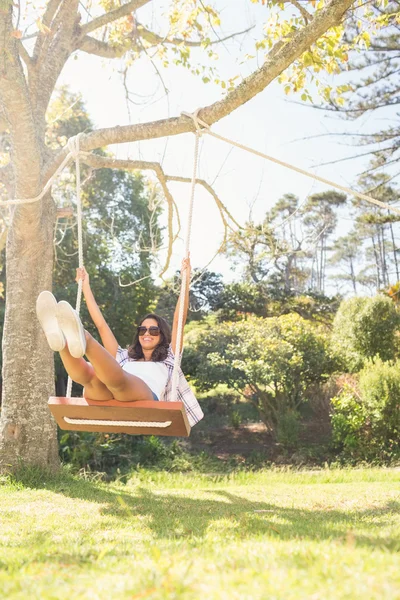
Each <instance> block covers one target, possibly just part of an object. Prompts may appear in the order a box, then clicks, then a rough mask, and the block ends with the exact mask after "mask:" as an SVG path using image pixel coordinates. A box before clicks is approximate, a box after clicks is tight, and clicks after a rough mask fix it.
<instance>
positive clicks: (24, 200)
mask: <svg viewBox="0 0 400 600" xmlns="http://www.w3.org/2000/svg"><path fill="white" fill-rule="evenodd" d="M81 135H83V134H82V133H79V134H78V135H77V136H75V138H77V137H80V136H81ZM75 138H74V137H72V138H70V139H69V140H68V147H70V142H71V143H73V140H74V139H75ZM79 154H80V155H82V156H83V155H88V154H89V153H88V152H82V151H81V150H80V151H79ZM74 158H76V156H75V154H74V152H71V151H70V152H69V153H68V154H67V156H66V157H65V158H64V160H63V161H62V163H61V164H60V166H59V167H58V169H57V170H56V171H55V173H53V175H52V176H51V177H50V179H49V180H48V182H47V183H46V185H45V186H44V188H43V189H42V191H41V192H40V194H38V195H37V196H35V197H34V198H14V200H1V201H0V206H15V205H19V204H33V203H34V202H38V201H39V200H41V199H42V198H43V196H44V195H45V194H46V192H47V191H48V190H49V189H50V187H51V186H52V184H53V181H54V180H55V179H56V178H57V177H58V176H59V174H60V173H61V172H62V171H63V169H64V168H65V167H66V166H67V165H68V163H69V162H71V160H73V159H74Z"/></svg>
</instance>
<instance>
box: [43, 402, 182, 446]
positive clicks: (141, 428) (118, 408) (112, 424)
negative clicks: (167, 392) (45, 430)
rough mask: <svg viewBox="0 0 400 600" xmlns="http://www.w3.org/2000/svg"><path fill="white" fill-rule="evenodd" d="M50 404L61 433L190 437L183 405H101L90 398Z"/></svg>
mask: <svg viewBox="0 0 400 600" xmlns="http://www.w3.org/2000/svg"><path fill="white" fill-rule="evenodd" d="M48 404H49V408H50V410H51V412H52V414H53V417H54V418H55V420H56V421H57V424H58V426H59V427H60V428H61V429H69V430H73V431H94V432H97V431H99V432H100V431H102V432H104V433H129V434H130V435H166V436H170V435H174V436H179V437H188V436H189V434H190V425H189V422H188V419H187V416H186V411H185V408H184V405H183V403H182V402H159V401H155V400H152V401H143V402H140V401H139V402H119V401H118V400H107V401H105V402H98V401H96V400H88V399H87V398H68V397H66V398H60V397H58V398H57V397H51V398H50V399H49V403H48Z"/></svg>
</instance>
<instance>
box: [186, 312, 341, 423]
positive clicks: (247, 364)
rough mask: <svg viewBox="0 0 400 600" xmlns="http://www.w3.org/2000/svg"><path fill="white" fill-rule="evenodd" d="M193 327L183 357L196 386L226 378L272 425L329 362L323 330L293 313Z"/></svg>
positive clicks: (299, 400) (303, 395) (295, 405)
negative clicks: (194, 330) (196, 328)
mask: <svg viewBox="0 0 400 600" xmlns="http://www.w3.org/2000/svg"><path fill="white" fill-rule="evenodd" d="M196 333H197V335H196V336H194V337H192V339H191V340H190V341H189V348H188V350H187V352H185V355H184V363H183V365H184V369H185V372H186V373H188V374H189V375H190V377H191V379H192V381H193V382H194V384H195V385H196V388H198V389H199V390H207V389H212V388H213V387H215V386H216V385H218V384H220V383H225V384H227V385H228V386H229V387H232V388H234V389H236V390H238V391H240V392H241V393H243V394H244V395H245V396H246V398H247V399H249V400H250V401H251V402H253V403H254V404H255V405H256V406H257V408H258V410H259V412H260V416H261V418H262V420H263V421H264V422H265V423H266V424H267V425H268V426H269V427H270V428H271V429H275V428H276V425H277V423H278V420H279V416H280V415H281V414H284V413H286V412H287V411H290V410H292V411H296V410H297V409H298V407H299V406H300V404H302V403H304V402H305V401H306V400H307V388H308V387H309V386H310V385H311V384H313V383H317V382H320V381H323V380H324V379H325V377H326V375H327V374H328V373H329V372H330V371H331V370H332V368H333V365H332V363H331V361H330V358H329V354H328V349H327V343H326V339H325V336H324V334H323V332H322V331H321V330H318V329H317V328H316V327H315V326H313V325H312V324H311V323H309V322H307V321H306V320H304V319H302V318H301V317H300V316H298V315H296V314H290V315H284V316H281V317H274V318H266V319H263V318H257V317H249V318H248V319H247V320H246V321H242V322H238V323H229V322H227V323H226V322H224V323H219V324H214V325H212V324H211V323H207V324H206V325H205V327H204V329H203V332H201V329H200V328H198V330H197V332H196Z"/></svg>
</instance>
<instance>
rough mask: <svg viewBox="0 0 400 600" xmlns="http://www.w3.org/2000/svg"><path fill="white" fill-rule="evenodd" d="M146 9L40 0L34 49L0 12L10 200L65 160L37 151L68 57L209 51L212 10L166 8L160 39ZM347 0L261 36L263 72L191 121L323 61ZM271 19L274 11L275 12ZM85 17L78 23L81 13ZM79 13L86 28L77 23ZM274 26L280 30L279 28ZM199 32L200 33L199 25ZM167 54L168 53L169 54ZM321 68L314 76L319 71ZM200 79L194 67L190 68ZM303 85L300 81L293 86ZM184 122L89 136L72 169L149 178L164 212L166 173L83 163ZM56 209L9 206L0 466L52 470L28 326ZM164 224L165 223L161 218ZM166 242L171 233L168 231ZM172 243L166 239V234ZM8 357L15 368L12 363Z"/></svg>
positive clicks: (6, 1) (9, 14)
mask: <svg viewBox="0 0 400 600" xmlns="http://www.w3.org/2000/svg"><path fill="white" fill-rule="evenodd" d="M149 1H150V0H130V1H127V2H125V3H124V4H119V3H117V2H114V1H113V0H112V1H111V2H109V1H107V2H101V3H100V7H99V8H98V9H97V7H96V9H94V12H93V13H91V11H85V12H84V13H83V12H81V2H80V1H79V0H49V1H48V2H47V3H46V5H45V6H44V7H43V8H42V9H41V13H40V14H38V15H35V16H38V19H37V20H36V23H37V24H38V29H37V31H36V32H35V34H34V36H35V37H34V38H31V39H34V45H33V50H32V51H30V48H29V46H28V45H26V43H24V40H23V39H22V38H23V34H22V32H21V31H19V29H18V27H17V24H18V20H19V18H18V15H19V6H15V5H14V3H13V2H12V0H1V4H0V103H1V104H0V131H5V132H6V134H7V136H8V139H9V143H10V152H11V155H12V162H9V163H8V164H6V165H5V166H4V167H2V168H1V169H0V179H1V181H2V182H3V184H4V186H5V187H6V189H7V191H8V194H9V197H10V198H20V199H21V198H22V199H29V198H34V197H36V196H37V195H38V194H39V193H40V192H41V190H42V189H43V186H44V185H45V183H46V182H47V181H48V180H49V178H50V177H51V176H52V175H53V174H54V173H55V171H56V169H57V167H58V166H59V165H60V164H61V163H62V161H63V160H64V158H65V157H66V156H67V154H68V149H67V148H64V149H62V150H53V149H52V148H51V147H49V146H48V145H47V144H46V128H47V124H46V111H47V109H48V106H49V102H50V99H51V95H52V93H53V90H54V87H55V85H56V82H57V80H58V78H59V76H60V74H61V72H62V70H63V68H64V66H65V64H66V62H67V61H68V59H69V58H70V57H71V56H72V55H73V54H74V53H76V52H87V53H90V54H93V55H96V56H101V57H105V58H110V59H112V58H120V57H123V56H127V57H128V58H129V60H130V61H132V60H134V59H135V57H137V56H138V55H140V54H141V53H143V52H145V51H146V50H148V49H149V48H151V47H152V48H155V49H156V50H157V51H158V52H159V54H160V55H161V57H162V58H161V60H162V61H163V63H167V62H168V59H169V58H171V55H170V54H168V48H172V58H173V59H176V60H177V62H178V63H179V64H181V65H182V66H185V67H188V66H189V68H190V66H191V65H190V59H189V58H188V57H189V52H190V47H191V44H194V45H200V46H201V45H202V46H203V47H204V48H205V51H206V52H210V51H212V49H211V50H210V44H211V40H210V37H209V36H210V35H211V33H210V32H211V31H212V28H213V27H215V26H217V22H218V15H217V14H216V11H215V10H213V9H212V7H210V6H208V5H205V4H204V3H203V2H196V1H195V0H193V1H191V2H189V1H183V0H172V1H171V4H170V7H171V10H170V13H169V19H168V24H167V28H168V32H167V35H164V32H163V31H160V33H158V32H155V31H150V30H149V29H148V28H146V27H145V26H144V25H143V24H142V23H141V22H140V9H141V8H142V7H143V6H145V5H146V4H148V3H149ZM352 4H353V2H352V0H331V1H330V2H328V3H327V5H326V6H322V5H318V7H316V8H315V9H314V8H313V7H312V6H313V5H311V7H310V11H311V12H307V17H306V18H305V17H304V15H303V16H301V15H300V17H296V19H297V22H294V20H293V19H291V21H290V22H289V23H288V27H286V29H285V30H284V33H282V22H280V23H279V28H278V36H279V38H280V39H277V37H276V33H275V34H274V35H269V37H268V39H267V38H266V41H265V48H271V49H270V50H269V52H268V54H267V55H266V58H265V61H264V63H263V65H262V66H261V67H260V68H258V69H257V70H255V71H254V72H253V73H252V74H251V75H250V76H248V77H247V78H246V79H244V80H243V81H242V82H241V83H240V84H239V85H237V87H234V82H232V81H231V82H228V86H226V82H223V83H224V85H225V87H228V88H229V92H228V93H227V94H226V95H225V96H224V97H223V98H221V99H218V100H217V101H216V102H214V103H213V104H211V105H209V106H207V107H203V108H202V109H201V110H200V111H199V113H198V115H199V117H200V119H202V120H203V121H204V122H205V123H208V124H209V125H213V124H214V123H216V122H217V121H218V120H220V119H222V118H223V117H224V116H226V115H228V114H230V113H232V112H233V111H234V110H236V109H237V108H238V107H240V106H241V105H243V104H244V103H245V102H248V101H249V100H251V99H252V98H253V97H254V96H255V95H257V94H258V93H260V92H261V91H262V90H263V89H265V88H266V87H267V86H268V85H269V84H270V83H271V81H273V80H274V79H275V78H276V77H277V76H279V75H280V74H282V73H283V72H284V71H285V69H286V68H287V67H289V66H290V65H291V64H294V63H295V62H296V60H297V59H300V58H301V57H302V55H303V54H304V53H306V52H307V51H308V49H309V48H310V47H312V46H313V45H314V44H315V43H317V42H318V52H319V54H320V55H321V56H322V57H323V56H328V54H329V53H332V43H337V42H338V41H340V35H339V36H338V35H337V32H335V35H334V36H330V35H329V34H327V35H324V34H325V32H327V31H328V30H329V29H330V28H332V27H334V26H338V25H340V23H341V21H342V19H343V17H344V14H345V12H346V10H347V9H348V8H349V7H350V6H351V5H352ZM276 10H279V6H278V8H277V9H276ZM92 14H93V15H95V16H93V17H92V16H88V15H92ZM84 15H85V18H84ZM85 19H86V22H85ZM283 22H284V23H286V21H285V19H283ZM205 25H206V27H205ZM174 52H175V55H176V56H174ZM319 68H320V67H319ZM198 70H199V71H200V72H201V69H198ZM301 85H302V83H301V80H300V79H299V81H298V86H299V87H301ZM194 129H195V127H194V124H193V121H192V119H190V118H188V117H186V116H184V115H181V116H179V117H173V118H169V119H163V120H161V121H158V122H152V123H140V124H132V125H127V126H123V127H111V128H106V129H101V130H94V131H92V132H88V133H87V134H85V135H84V136H83V137H82V139H81V140H80V147H81V150H82V151H84V152H86V153H88V154H85V156H84V157H82V161H83V162H84V163H86V164H87V165H89V166H91V167H96V168H100V167H112V168H125V169H128V170H132V169H135V168H139V169H150V170H152V171H153V172H154V173H155V174H156V176H157V177H158V179H159V181H160V184H161V185H162V186H163V190H164V193H165V195H166V197H167V200H168V201H169V205H170V207H171V208H170V211H172V210H173V202H172V200H171V195H170V193H169V191H168V187H167V185H166V178H165V174H164V172H163V170H162V168H161V166H160V165H159V164H157V163H143V161H118V160H115V159H111V158H109V157H104V156H99V155H95V154H91V151H93V150H95V149H98V148H101V147H104V146H106V145H108V144H112V143H117V142H120V143H123V142H133V141H138V140H145V139H153V138H159V137H163V136H167V135H178V134H180V133H184V132H189V131H194ZM55 219H56V206H55V203H54V201H53V198H52V196H51V193H50V192H49V193H47V195H45V196H44V197H43V198H42V199H41V200H40V201H38V202H35V203H31V204H22V205H17V206H15V207H14V208H13V216H12V226H11V228H10V231H9V235H8V240H7V279H8V285H7V290H6V314H5V324H4V339H3V351H4V354H3V383H4V387H3V409H2V415H1V429H0V432H1V433H0V455H1V463H2V465H3V468H8V467H7V465H8V466H11V467H13V466H15V465H16V464H17V462H18V461H19V460H24V461H27V462H34V463H36V464H39V465H43V466H44V465H47V466H50V467H53V468H55V467H56V466H57V464H58V454H57V443H56V430H55V425H54V422H53V421H52V419H51V418H50V415H49V412H48V410H47V403H46V399H47V398H48V396H49V395H51V394H52V393H53V386H54V367H53V356H52V353H51V352H50V350H49V349H48V347H47V345H46V342H45V340H44V337H43V335H42V334H41V332H40V326H39V324H38V322H37V320H36V319H35V310H34V305H35V299H36V297H37V295H38V294H39V292H40V291H42V290H43V289H51V287H52V270H53V243H52V240H53V230H54V223H55ZM170 224H171V219H170ZM169 233H170V234H171V231H170V232H169ZM170 238H171V240H172V239H173V235H170ZM16 357H18V360H17V359H16Z"/></svg>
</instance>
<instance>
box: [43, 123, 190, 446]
mask: <svg viewBox="0 0 400 600" xmlns="http://www.w3.org/2000/svg"><path fill="white" fill-rule="evenodd" d="M80 135H81V134H79V135H77V136H76V137H74V138H71V139H70V140H68V147H69V150H70V153H71V154H72V155H73V157H74V158H75V164H76V200H77V222H78V256H79V267H83V236H82V205H81V195H80V165H79V137H80ZM200 135H201V133H200V130H199V129H197V132H196V142H195V152H194V169H193V177H192V191H191V200H190V205H189V215H188V225H187V234H186V252H185V256H186V258H187V257H188V256H189V246H190V236H191V227H192V216H193V204H194V191H195V185H196V170H197V162H198V148H199V138H200ZM63 166H64V165H63ZM186 277H187V273H186V270H184V272H183V276H182V284H181V292H180V300H181V301H180V306H179V317H178V329H177V339H176V347H177V348H180V347H181V342H182V333H183V310H184V298H183V296H184V291H185V287H186ZM81 298H82V280H79V282H78V293H77V299H76V312H77V313H78V314H79V312H80V305H81ZM179 366H180V356H179V352H177V353H176V355H175V361H174V369H173V373H172V397H173V398H176V397H177V387H178V370H179ZM71 389H72V380H71V378H70V377H69V378H68V385H67V392H66V396H65V397H55V396H52V397H50V399H49V401H48V406H49V409H50V411H51V413H52V415H53V417H54V418H55V420H56V422H57V424H58V426H59V427H60V429H65V430H73V431H91V432H107V433H128V434H130V435H157V436H160V435H163V436H180V437H188V436H189V434H190V429H191V427H190V424H189V421H188V417H187V415H186V410H185V406H184V404H183V402H163V401H161V402H160V401H158V400H157V401H156V400H152V401H137V402H119V401H118V400H107V401H96V400H89V399H87V398H73V397H72V396H71Z"/></svg>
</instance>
